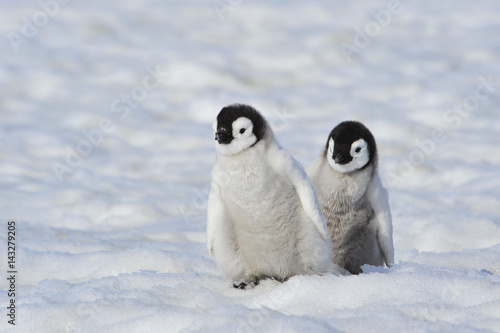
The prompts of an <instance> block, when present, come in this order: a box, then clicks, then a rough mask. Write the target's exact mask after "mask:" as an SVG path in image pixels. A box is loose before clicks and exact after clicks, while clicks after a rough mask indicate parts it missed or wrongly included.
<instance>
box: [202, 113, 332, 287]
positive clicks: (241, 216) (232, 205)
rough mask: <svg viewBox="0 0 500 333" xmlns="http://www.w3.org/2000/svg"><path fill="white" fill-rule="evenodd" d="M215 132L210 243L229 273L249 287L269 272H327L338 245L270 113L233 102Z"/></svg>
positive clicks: (283, 277) (271, 274) (277, 274)
mask: <svg viewBox="0 0 500 333" xmlns="http://www.w3.org/2000/svg"><path fill="white" fill-rule="evenodd" d="M214 132H215V140H216V141H217V142H216V148H217V162H216V164H215V166H214V168H213V172H212V186H211V193H210V196H209V201H208V219H207V246H208V250H209V252H210V254H212V255H213V256H214V257H215V259H216V261H217V263H218V265H219V267H220V268H221V270H222V272H223V273H224V274H225V275H226V276H227V277H229V278H230V279H232V280H233V281H234V286H235V287H236V288H245V287H246V286H247V285H249V284H252V283H253V284H257V283H258V282H259V280H260V279H262V278H273V279H276V280H279V281H284V280H286V279H287V278H288V277H291V276H294V275H311V274H319V273H323V272H325V271H327V269H328V268H329V267H330V265H331V254H330V251H331V246H330V244H329V237H328V230H327V227H326V221H325V218H324V216H323V213H322V211H321V207H320V205H319V203H318V200H317V198H316V194H315V191H314V188H313V186H312V184H311V182H310V179H309V177H308V176H307V174H306V173H305V171H304V169H303V168H302V167H301V166H300V164H299V163H298V162H297V161H295V159H293V158H292V157H291V156H290V155H289V154H288V153H287V152H285V151H284V150H283V149H282V148H281V147H280V146H279V145H278V143H277V142H276V140H275V139H274V134H273V131H272V129H271V128H270V126H269V124H268V123H267V121H266V120H265V119H264V117H263V116H262V115H261V114H260V113H259V112H257V111H256V110H255V109H254V108H253V107H251V106H248V105H242V104H235V105H230V106H227V107H225V108H223V109H222V110H221V111H220V113H219V115H218V116H217V120H216V122H215V125H214Z"/></svg>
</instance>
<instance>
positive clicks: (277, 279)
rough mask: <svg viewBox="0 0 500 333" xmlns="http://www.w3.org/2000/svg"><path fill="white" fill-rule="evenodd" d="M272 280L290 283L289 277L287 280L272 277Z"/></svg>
mask: <svg viewBox="0 0 500 333" xmlns="http://www.w3.org/2000/svg"><path fill="white" fill-rule="evenodd" d="M270 279H271V280H274V281H278V282H280V283H285V282H286V281H288V277H286V278H277V277H272V278H270Z"/></svg>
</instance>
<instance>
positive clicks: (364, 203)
mask: <svg viewBox="0 0 500 333" xmlns="http://www.w3.org/2000/svg"><path fill="white" fill-rule="evenodd" d="M307 171H308V174H309V176H310V177H311V181H312V183H313V185H314V187H315V189H316V193H317V195H318V199H319V202H320V205H321V207H322V209H323V213H324V215H325V217H326V219H327V224H328V231H329V234H330V237H331V239H332V246H333V262H334V263H335V264H336V265H338V266H340V267H342V268H344V269H346V270H348V271H349V272H350V273H352V274H359V273H361V272H362V270H361V266H363V265H364V264H369V265H374V266H383V265H384V262H385V264H386V265H387V267H392V265H393V264H394V247H393V242H392V219H391V212H390V208H389V200H388V195H387V192H386V190H385V189H384V188H383V186H382V183H381V181H380V178H379V176H378V172H377V146H376V144H375V138H374V137H373V135H372V133H371V132H370V131H369V130H368V128H366V127H365V126H364V125H363V124H361V123H359V122H356V121H345V122H342V123H340V124H339V125H337V126H336V127H335V128H334V129H333V130H332V132H331V133H330V135H329V136H328V141H327V143H326V147H325V150H324V152H323V154H322V155H321V156H320V157H319V158H318V159H317V160H316V161H315V162H313V163H312V164H311V165H310V166H309V167H308V168H307Z"/></svg>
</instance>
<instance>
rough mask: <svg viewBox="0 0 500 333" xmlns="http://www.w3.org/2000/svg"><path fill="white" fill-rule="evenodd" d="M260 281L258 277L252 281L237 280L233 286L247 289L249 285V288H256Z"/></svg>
mask: <svg viewBox="0 0 500 333" xmlns="http://www.w3.org/2000/svg"><path fill="white" fill-rule="evenodd" d="M259 282H260V279H258V278H257V279H255V280H254V281H251V282H236V283H233V287H234V288H236V289H242V290H246V289H247V287H249V289H251V288H255V287H256V286H258V285H259Z"/></svg>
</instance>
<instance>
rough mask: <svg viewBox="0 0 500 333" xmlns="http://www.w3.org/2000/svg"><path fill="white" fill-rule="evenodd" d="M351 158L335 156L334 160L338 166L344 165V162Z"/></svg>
mask: <svg viewBox="0 0 500 333" xmlns="http://www.w3.org/2000/svg"><path fill="white" fill-rule="evenodd" d="M348 159H349V158H347V157H345V156H343V155H341V154H337V155H335V156H333V160H334V161H335V163H337V164H342V163H343V162H346V161H347V160H348Z"/></svg>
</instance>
